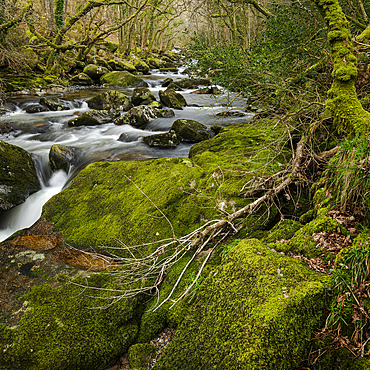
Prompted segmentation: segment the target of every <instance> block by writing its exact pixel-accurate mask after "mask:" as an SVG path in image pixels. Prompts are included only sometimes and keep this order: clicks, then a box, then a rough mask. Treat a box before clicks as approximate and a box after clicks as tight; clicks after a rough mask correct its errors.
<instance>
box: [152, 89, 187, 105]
mask: <svg viewBox="0 0 370 370" xmlns="http://www.w3.org/2000/svg"><path fill="white" fill-rule="evenodd" d="M159 99H160V100H161V102H162V103H163V104H164V105H165V106H167V107H168V108H174V109H182V107H185V106H187V103H186V100H185V98H184V97H183V96H182V95H181V94H179V93H177V92H176V91H175V90H173V89H169V88H167V89H166V90H164V91H163V90H159Z"/></svg>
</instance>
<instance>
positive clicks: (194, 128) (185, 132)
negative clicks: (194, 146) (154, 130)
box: [171, 119, 211, 143]
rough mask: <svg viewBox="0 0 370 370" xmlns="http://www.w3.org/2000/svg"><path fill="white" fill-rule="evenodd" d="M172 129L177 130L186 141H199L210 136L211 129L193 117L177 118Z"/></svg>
mask: <svg viewBox="0 0 370 370" xmlns="http://www.w3.org/2000/svg"><path fill="white" fill-rule="evenodd" d="M171 130H173V131H175V132H176V133H177V134H178V135H180V136H181V138H182V139H183V140H184V141H189V142H191V143H199V142H200V141H203V140H207V139H209V138H210V132H211V130H210V129H209V128H208V127H207V126H205V125H203V124H202V123H200V122H197V121H194V120H191V119H178V120H176V121H175V122H174V123H173V125H172V127H171Z"/></svg>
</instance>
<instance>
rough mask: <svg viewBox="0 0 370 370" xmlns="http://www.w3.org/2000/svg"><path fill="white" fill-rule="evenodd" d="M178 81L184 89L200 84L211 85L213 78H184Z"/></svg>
mask: <svg viewBox="0 0 370 370" xmlns="http://www.w3.org/2000/svg"><path fill="white" fill-rule="evenodd" d="M176 83H177V84H178V85H179V86H180V87H182V88H183V89H194V88H196V87H198V86H203V85H206V86H207V85H210V84H211V80H210V79H209V78H198V79H190V78H183V79H182V80H180V81H177V82H176Z"/></svg>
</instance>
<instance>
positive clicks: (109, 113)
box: [68, 110, 117, 127]
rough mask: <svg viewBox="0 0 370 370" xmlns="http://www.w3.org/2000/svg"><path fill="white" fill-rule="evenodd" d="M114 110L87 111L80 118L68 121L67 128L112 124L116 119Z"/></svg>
mask: <svg viewBox="0 0 370 370" xmlns="http://www.w3.org/2000/svg"><path fill="white" fill-rule="evenodd" d="M116 115H117V112H116V111H115V110H89V111H87V112H84V113H82V114H81V115H80V116H78V117H76V118H73V119H71V120H69V121H68V126H70V127H77V126H97V125H102V124H104V123H109V122H112V121H113V119H114V118H115V117H116Z"/></svg>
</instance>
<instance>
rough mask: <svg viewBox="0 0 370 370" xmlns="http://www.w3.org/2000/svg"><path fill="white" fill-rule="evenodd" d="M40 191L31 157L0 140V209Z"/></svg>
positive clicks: (22, 150) (16, 203) (5, 208)
mask: <svg viewBox="0 0 370 370" xmlns="http://www.w3.org/2000/svg"><path fill="white" fill-rule="evenodd" d="M40 189H41V185H40V182H39V180H38V177H37V174H36V169H35V165H34V163H33V160H32V158H31V156H30V155H29V154H28V153H27V152H26V151H25V150H24V149H22V148H19V147H17V146H15V145H11V144H8V143H6V142H4V141H1V140H0V209H1V210H7V209H9V208H12V207H15V206H17V205H18V204H21V203H23V202H24V201H25V200H26V199H27V198H28V197H29V195H31V194H32V193H34V192H36V191H38V190H40Z"/></svg>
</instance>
